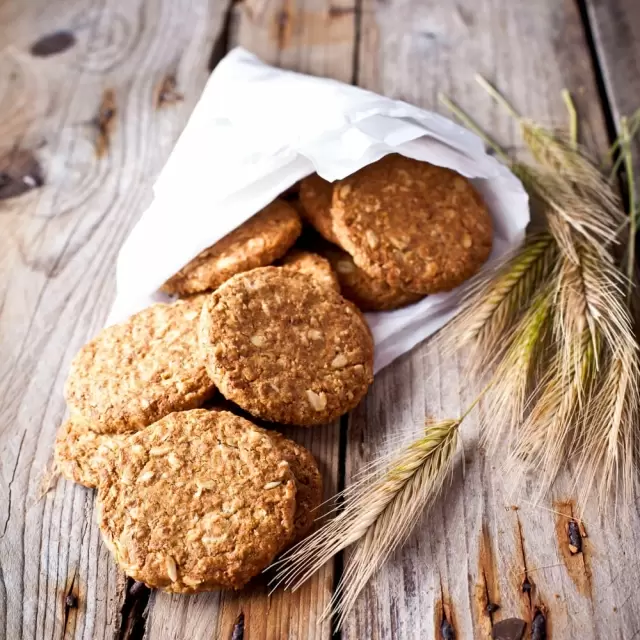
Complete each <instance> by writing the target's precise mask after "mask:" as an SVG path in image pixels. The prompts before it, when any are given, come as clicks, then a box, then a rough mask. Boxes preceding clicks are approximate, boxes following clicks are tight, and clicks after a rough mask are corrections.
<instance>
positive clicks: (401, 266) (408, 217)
mask: <svg viewBox="0 0 640 640" xmlns="http://www.w3.org/2000/svg"><path fill="white" fill-rule="evenodd" d="M331 218H332V222H333V224H332V231H333V233H334V235H335V236H336V238H337V240H338V244H339V245H340V246H341V247H343V248H344V249H345V250H346V251H347V252H348V253H350V254H351V255H352V256H353V260H354V262H355V263H356V264H357V265H358V266H359V267H360V268H361V269H363V270H364V271H365V272H366V273H368V274H369V275H370V276H371V277H373V278H378V279H384V280H386V282H387V283H388V284H389V285H390V286H392V287H395V288H400V289H403V290H405V291H411V292H414V293H417V294H423V295H425V294H429V293H436V292H438V291H449V290H451V289H453V288H454V287H456V286H458V285H459V284H461V283H462V282H464V281H465V280H467V279H468V278H470V277H471V276H472V275H474V274H475V273H476V272H477V271H478V269H479V268H480V267H481V265H482V264H483V263H484V262H485V261H486V259H487V258H488V257H489V253H490V252H491V243H492V237H493V232H492V225H491V218H490V216H489V212H488V211H487V207H486V206H485V204H484V202H483V201H482V199H481V198H480V195H479V194H478V192H477V191H476V190H475V189H474V187H473V185H472V184H471V182H470V181H469V180H467V179H466V178H463V177H462V176H461V175H459V174H457V173H456V172H454V171H450V170H449V169H445V168H443V167H437V166H435V165H431V164H429V163H426V162H418V161H417V160H411V159H410V158H405V157H404V156H400V155H395V154H393V155H389V156H386V157H384V158H383V159H382V160H379V161H378V162H375V163H373V164H371V165H368V166H367V167H364V168H363V169H360V170H359V171H357V172H356V173H354V174H353V175H351V176H348V177H347V178H345V179H344V180H340V181H338V182H337V183H335V185H334V189H333V202H332V207H331Z"/></svg>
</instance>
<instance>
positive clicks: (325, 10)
mask: <svg viewBox="0 0 640 640" xmlns="http://www.w3.org/2000/svg"><path fill="white" fill-rule="evenodd" d="M355 33H356V25H355V9H354V5H352V4H349V3H348V2H329V0H306V1H305V2H303V3H294V2H289V1H288V0H284V1H282V2H280V1H276V2H271V1H268V0H267V1H260V0H247V1H246V2H242V3H239V4H236V5H234V8H233V12H232V15H231V20H230V32H229V36H228V45H229V47H232V46H235V45H242V46H244V47H246V48H247V49H249V50H250V51H252V52H253V53H255V54H257V55H258V56H260V57H261V58H262V59H263V60H264V61H265V62H268V63H270V64H274V65H276V66H281V67H284V68H287V69H293V70H296V71H301V72H304V73H311V74H315V75H323V76H328V77H332V78H336V79H338V80H342V81H346V82H350V81H351V78H352V74H353V55H354V45H355ZM284 431H285V433H286V434H287V435H288V436H289V437H291V438H293V439H294V440H296V441H298V442H300V443H301V444H302V445H304V446H305V447H307V448H309V449H310V450H311V452H312V453H313V454H314V455H315V457H316V459H317V460H318V462H319V464H320V466H321V470H322V472H323V479H324V492H325V499H328V498H329V497H331V496H332V495H334V494H335V493H336V491H337V487H338V481H339V479H338V473H339V455H340V425H339V423H335V424H333V425H327V426H323V427H316V428H313V429H305V428H298V429H296V428H289V429H286V430H284ZM268 578H269V576H268V574H267V576H262V577H259V578H257V579H255V580H254V581H252V583H251V584H250V585H249V586H248V587H246V588H245V589H243V590H242V591H239V592H237V593H233V592H218V593H208V594H201V595H198V596H193V597H190V598H184V597H180V596H172V595H168V594H165V593H161V592H155V593H153V594H152V596H151V601H150V608H149V617H148V621H147V631H146V636H145V637H146V638H148V639H149V640H154V639H156V638H173V639H176V640H177V639H184V640H191V639H192V638H201V637H209V636H212V637H216V638H230V637H231V635H232V633H233V628H234V625H235V624H236V621H237V620H238V619H239V617H240V616H243V620H244V638H246V640H254V639H260V640H266V639H278V640H279V639H280V638H290V639H294V638H299V639H300V640H312V639H318V640H320V639H324V638H329V637H330V636H331V625H330V621H328V620H325V621H321V617H322V613H323V612H324V610H325V608H326V606H327V604H328V602H329V600H330V599H331V595H332V592H333V581H334V567H333V563H328V564H327V565H325V567H323V568H322V570H321V571H319V572H318V573H317V574H316V575H315V576H314V577H313V578H312V579H311V580H309V581H308V582H307V583H306V584H305V585H304V586H303V587H302V588H300V589H299V590H298V591H296V592H295V593H291V592H284V591H282V590H277V591H276V592H274V593H273V595H271V596H269V595H268V591H269V589H268V585H267V582H268Z"/></svg>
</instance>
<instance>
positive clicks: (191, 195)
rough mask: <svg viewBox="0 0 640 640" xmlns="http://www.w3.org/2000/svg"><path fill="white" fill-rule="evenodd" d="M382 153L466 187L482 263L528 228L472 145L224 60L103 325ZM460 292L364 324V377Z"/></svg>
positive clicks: (508, 178) (304, 79) (352, 98)
mask: <svg viewBox="0 0 640 640" xmlns="http://www.w3.org/2000/svg"><path fill="white" fill-rule="evenodd" d="M389 153H401V154H403V155H405V156H408V157H410V158H415V159H417V160H423V161H428V162H431V163H432V164H436V165H441V166H443V167H448V168H450V169H453V170H455V171H457V172H459V173H461V174H462V175H464V176H466V177H468V178H470V179H472V182H473V184H474V185H475V187H476V188H477V189H478V190H479V191H480V193H481V194H482V196H483V197H484V199H485V201H486V203H487V205H488V207H489V210H490V211H491V215H492V218H493V222H494V228H495V238H494V249H493V252H492V257H491V259H492V260H493V259H496V258H498V257H499V256H501V255H503V254H504V253H505V252H507V251H509V250H510V249H513V248H514V247H515V246H517V245H518V244H519V243H520V242H521V241H522V239H523V237H524V232H525V228H526V226H527V223H528V222H529V209H528V198H527V194H526V193H525V191H524V189H523V187H522V184H521V183H520V181H519V180H518V179H517V178H516V177H515V176H514V175H513V174H512V173H511V172H510V171H509V170H508V169H507V168H506V167H505V166H503V165H502V164H500V163H499V162H497V161H496V160H495V159H494V158H492V157H491V156H489V155H487V154H486V153H485V151H484V146H483V144H482V141H481V140H480V139H479V138H478V137H477V136H475V135H474V134H472V133H470V132H469V131H467V130H466V129H463V128H462V127H459V126H458V125H456V124H455V123H453V122H451V121H450V120H447V119H446V118H443V117H442V116H440V115H438V114H436V113H432V112H430V111H425V110H423V109H418V108H417V107H413V106H411V105H409V104H407V103H405V102H401V101H399V100H391V99H389V98H384V97H382V96H379V95H377V94H375V93H371V92H369V91H365V90H363V89H360V88H358V87H352V86H349V85H345V84H342V83H340V82H336V81H334V80H328V79H323V78H315V77H312V76H306V75H302V74H298V73H293V72H290V71H283V70H281V69H276V68H273V67H270V66H268V65H266V64H264V63H263V62H261V61H260V60H258V59H257V58H256V57H255V56H254V55H252V54H250V53H249V52H247V51H245V50H244V49H240V48H238V49H235V50H233V51H232V52H231V53H229V54H228V55H227V56H226V57H225V58H224V59H223V60H222V61H221V62H220V63H219V65H218V66H217V67H216V69H215V71H214V72H213V74H212V75H211V77H210V79H209V81H208V83H207V86H206V87H205V90H204V92H203V94H202V97H201V98H200V101H199V103H198V105H197V106H196V108H195V110H194V112H193V114H192V116H191V118H190V120H189V122H188V123H187V126H186V127H185V130H184V132H183V133H182V135H181V136H180V139H179V140H178V142H177V144H176V147H175V149H174V150H173V152H172V154H171V156H170V158H169V160H168V161H167V164H166V166H165V167H164V169H163V171H162V172H161V174H160V176H159V177H158V180H157V182H156V184H155V186H154V200H153V202H152V204H151V206H150V207H149V208H148V209H147V210H146V211H145V212H144V214H143V215H142V217H141V219H140V221H139V222H138V224H137V225H136V226H135V228H134V229H133V231H132V232H131V234H130V235H129V237H128V238H127V240H126V242H125V243H124V245H123V247H122V249H121V250H120V254H119V257H118V265H117V296H116V301H115V303H114V306H113V309H112V312H111V315H110V317H109V322H110V323H111V322H116V321H120V320H123V319H124V318H126V317H127V316H128V315H130V314H131V313H133V312H135V311H138V310H139V309H141V308H143V307H145V306H147V305H148V304H150V303H152V302H154V301H161V300H167V297H166V296H165V295H164V294H161V293H159V292H158V288H159V287H160V286H161V285H162V283H164V282H165V281H166V280H167V279H168V278H169V277H170V276H172V275H173V274H174V273H176V272H177V271H178V270H179V269H180V268H181V267H182V266H184V265H185V264H186V263H187V262H189V261H190V260H191V259H192V258H194V257H195V256H196V255H197V254H198V253H200V252H201V251H202V250H204V249H205V248H207V247H209V246H211V245H212V244H214V243H215V242H217V241H218V240H220V239H221V238H222V237H223V236H225V235H226V234H227V233H229V232H230V231H231V230H232V229H234V228H235V227H237V226H238V225H240V224H241V223H242V222H244V221H245V220H246V219H247V218H249V217H250V216H252V215H253V214H254V213H256V212H257V211H259V210H260V209H262V208H263V207H264V206H265V205H267V204H268V203H269V202H271V201H272V200H273V199H274V198H275V197H276V196H278V195H279V194H280V193H282V192H283V191H285V189H287V188H288V187H290V186H291V185H292V184H294V183H295V182H296V181H298V180H300V179H301V178H303V177H304V176H306V175H309V174H310V173H312V172H314V171H317V172H318V174H319V175H320V176H322V177H323V178H325V179H326V180H330V181H334V180H337V179H340V178H344V177H345V176H347V175H349V174H351V173H353V172H354V171H356V170H358V169H360V168H362V167H363V166H366V165H367V164H370V163H371V162H375V161H376V160H378V159H380V158H382V157H383V156H385V155H387V154H389ZM463 288H464V285H462V286H461V287H459V288H458V289H456V290H455V291H451V292H449V293H443V294H437V295H433V296H428V297H426V298H425V299H423V300H422V301H420V302H418V303H416V304H414V305H411V306H409V307H406V308H403V309H399V310H396V311H384V312H378V313H369V314H367V320H368V321H369V323H370V326H371V329H372V331H373V336H374V340H375V346H376V361H375V370H376V371H379V370H380V369H381V368H383V367H384V366H386V365H387V364H389V363H390V362H391V361H392V360H394V359H395V358H397V357H398V356H399V355H401V354H402V353H404V352H406V351H408V350H409V349H411V348H412V347H413V346H415V345H416V344H417V343H418V342H420V341H421V340H424V339H425V338H426V337H427V336H429V335H431V334H432V333H434V332H435V331H437V330H438V329H439V328H440V327H442V326H443V325H444V324H445V323H446V322H447V321H448V320H449V319H450V318H451V317H452V316H453V315H454V314H455V311H456V305H457V303H458V302H459V300H460V293H461V291H462V290H463Z"/></svg>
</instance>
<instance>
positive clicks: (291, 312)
mask: <svg viewBox="0 0 640 640" xmlns="http://www.w3.org/2000/svg"><path fill="white" fill-rule="evenodd" d="M200 345H201V349H202V351H203V353H204V355H205V357H206V363H207V371H208V372H209V375H210V376H211V378H212V379H213V381H214V382H215V383H216V385H217V386H218V388H219V389H220V391H221V393H222V395H224V396H225V397H226V398H228V399H229V400H232V401H233V402H235V403H236V404H237V405H239V406H240V407H241V408H243V409H244V410H245V411H248V412H249V413H250V414H252V415H254V416H257V417H260V418H263V419H265V420H270V421H272V422H281V423H285V424H297V425H305V426H311V425H315V424H323V423H326V422H331V421H332V420H334V419H336V418H337V417H338V416H340V415H342V414H343V413H346V412H347V411H349V410H350V409H352V408H353V407H355V406H356V404H358V402H359V401H360V399H361V398H362V396H364V394H365V393H366V391H367V389H368V387H369V385H370V384H371V382H372V380H373V341H372V339H371V333H370V332H369V328H368V327H367V325H366V322H365V321H364V319H363V318H362V316H361V314H360V312H359V311H358V310H357V309H356V308H355V307H354V306H353V305H352V304H351V303H350V302H348V301H347V300H345V299H344V298H343V297H342V296H341V295H340V294H338V293H336V292H335V291H333V290H331V289H329V288H328V287H326V286H324V285H322V284H319V283H317V282H315V281H314V280H312V279H311V278H309V277H308V276H305V275H304V274H299V273H286V272H285V271H284V270H283V269H281V268H278V267H263V268H261V269H254V270H253V271H249V272H247V273H243V274H239V275H237V276H234V277H233V278H231V279H230V280H228V281H227V282H226V283H225V284H224V285H223V286H222V287H220V288H219V289H218V290H217V291H216V292H214V293H213V294H212V295H211V296H210V297H209V299H208V300H207V303H206V304H205V306H204V308H203V309H202V315H201V319H200Z"/></svg>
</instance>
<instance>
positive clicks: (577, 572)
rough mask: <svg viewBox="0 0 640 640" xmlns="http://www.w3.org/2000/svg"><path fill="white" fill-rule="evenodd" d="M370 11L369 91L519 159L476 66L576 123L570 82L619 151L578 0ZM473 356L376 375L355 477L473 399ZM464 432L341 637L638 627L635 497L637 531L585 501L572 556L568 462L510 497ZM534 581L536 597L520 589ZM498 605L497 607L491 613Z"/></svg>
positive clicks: (417, 352)
mask: <svg viewBox="0 0 640 640" xmlns="http://www.w3.org/2000/svg"><path fill="white" fill-rule="evenodd" d="M362 15H363V23H362V26H361V33H362V40H361V48H360V53H359V61H360V64H359V67H358V69H357V77H358V81H359V83H360V84H362V85H363V86H365V87H367V88H371V89H374V90H376V91H379V92H381V93H384V94H386V95H390V96H394V97H397V98H402V99H405V100H407V101H409V102H412V103H415V104H418V105H420V106H424V107H426V108H432V109H437V110H439V108H438V101H437V95H438V92H441V91H442V92H444V93H446V94H448V95H449V96H450V97H452V98H453V99H454V100H455V101H456V102H457V103H458V104H460V105H461V106H462V107H463V108H464V109H466V110H467V111H468V112H469V113H471V114H472V115H473V117H474V118H475V119H476V120H477V121H478V122H479V123H480V124H481V125H482V126H483V127H485V129H486V130H487V131H490V132H491V134H492V135H493V136H494V137H495V138H497V140H498V141H499V142H500V143H501V144H503V145H504V146H505V147H506V148H508V149H509V150H511V151H514V152H516V153H518V152H520V150H521V143H520V140H519V138H518V136H517V134H516V127H515V126H514V123H513V122H512V121H511V120H510V118H509V116H508V115H506V114H505V113H504V112H503V111H501V110H500V109H499V108H498V107H497V106H496V105H495V104H494V103H492V101H491V100H490V99H489V97H488V96H487V95H486V94H485V93H484V92H483V90H482V89H481V88H479V87H478V85H477V84H476V83H475V82H474V79H473V76H474V73H476V72H479V73H481V74H482V75H484V76H485V77H486V78H488V79H489V80H490V81H491V82H493V83H494V84H495V85H496V86H497V87H499V88H500V90H501V91H502V92H503V93H504V94H505V95H506V96H508V97H509V99H510V100H512V102H513V104H514V106H515V107H516V109H518V110H519V111H520V112H521V113H523V114H526V115H529V116H532V117H533V118H536V119H538V120H540V121H542V122H547V123H552V124H557V123H562V122H565V118H566V112H565V110H564V107H563V104H562V101H561V96H560V91H561V90H562V89H563V88H565V87H566V88H568V89H569V90H570V91H571V92H572V94H573V95H574V97H575V100H576V103H577V106H578V110H579V112H580V116H581V121H582V123H583V127H582V134H583V136H584V137H586V138H587V140H588V141H589V142H590V144H591V146H593V147H595V148H597V149H599V150H600V151H602V150H604V149H606V148H607V146H608V140H607V136H606V131H605V127H604V121H603V113H602V110H601V105H600V103H599V96H598V93H597V89H596V83H595V76H594V69H593V68H592V65H591V60H590V56H589V51H588V49H587V45H586V40H585V34H584V29H583V24H582V22H581V20H580V14H579V11H578V8H577V6H576V5H575V4H574V3H573V2H556V0H545V1H542V0H541V1H539V2H535V3H531V2H527V1H526V0H467V1H461V2H457V3H455V4H454V3H444V2H438V1H435V0H428V1H426V2H420V3H417V2H412V1H411V0H389V1H388V2H384V3H380V2H376V1H375V0H364V4H363V8H362ZM463 365H464V354H460V355H459V356H458V360H457V361H456V360H455V359H454V360H453V361H452V359H451V358H445V356H444V354H443V353H442V352H441V351H440V350H439V347H438V345H437V344H435V343H432V344H423V345H422V346H420V347H418V348H416V349H414V350H413V352H411V353H410V354H407V355H405V356H404V357H403V358H401V359H400V360H399V361H397V362H395V363H393V364H392V365H391V366H390V367H389V368H388V369H386V370H384V371H382V372H381V373H380V374H378V376H376V380H375V382H374V385H373V388H372V390H371V391H370V393H369V395H368V397H367V399H366V401H365V402H364V403H363V405H362V406H361V407H360V408H359V409H358V410H356V411H355V412H354V413H353V414H352V417H351V421H350V425H349V433H348V444H347V446H348V457H347V480H346V481H347V483H348V482H349V479H350V478H351V477H352V476H353V474H354V473H355V472H357V471H358V469H360V468H361V467H362V466H363V465H364V464H366V463H367V462H369V461H370V460H371V459H372V458H374V457H375V456H377V455H379V453H380V451H381V450H383V449H385V448H386V445H385V439H386V438H388V437H389V435H390V434H392V433H394V432H396V431H399V430H401V429H403V428H406V427H407V426H410V425H412V424H413V425H419V424H421V423H422V422H423V420H424V418H425V417H439V418H440V417H456V416H457V415H459V414H460V412H461V411H462V410H464V408H465V407H466V406H468V404H469V402H470V401H471V400H472V399H473V397H474V394H475V393H476V392H478V391H479V388H476V389H474V388H473V384H471V381H470V380H469V379H468V377H467V376H466V375H465V373H464V367H463ZM462 435H463V438H464V444H465V447H464V449H465V457H466V464H465V468H464V473H463V469H462V467H461V466H460V465H459V467H458V468H457V469H456V471H455V473H454V476H453V479H452V483H451V486H450V487H449V488H448V490H447V491H446V493H445V495H444V496H443V497H442V499H440V500H439V501H438V503H437V505H436V507H435V508H434V509H433V511H432V512H431V513H430V514H428V515H427V516H425V517H424V518H423V520H422V522H421V523H420V525H419V526H418V528H417V530H416V532H415V533H414V535H412V537H411V538H410V540H409V541H408V543H407V544H406V545H405V546H404V547H403V548H402V550H400V551H399V552H398V553H396V554H395V555H394V556H393V557H392V558H391V559H390V561H389V562H387V564H386V565H385V567H384V569H383V570H382V571H380V572H379V574H378V575H377V577H376V578H375V579H374V580H373V581H372V582H371V583H370V584H369V586H368V587H367V588H366V590H365V592H364V593H363V596H362V597H361V599H360V601H359V602H358V605H357V607H356V610H355V611H354V613H353V614H352V615H351V616H350V618H349V619H348V621H347V623H346V626H345V629H344V633H343V638H353V639H356V638H402V639H405V638H407V639H409V638H415V639H418V638H420V639H422V638H441V637H442V636H441V623H442V618H443V611H444V613H445V614H446V616H447V619H448V621H449V622H450V623H451V624H452V625H453V627H454V629H455V632H456V634H457V635H456V637H457V638H488V637H490V635H489V634H490V631H491V627H492V622H493V623H495V622H497V621H498V620H501V619H504V618H508V617H512V616H516V617H520V618H523V619H525V620H527V621H528V622H529V623H530V622H531V620H532V617H533V616H534V615H535V611H536V607H539V608H540V609H543V610H544V611H545V612H546V616H547V631H548V634H549V635H548V637H551V638H593V639H596V638H605V637H606V638H632V637H634V636H635V634H636V633H640V616H639V613H638V612H639V611H640V594H639V593H638V590H637V587H636V584H635V578H634V574H635V570H632V571H629V570H628V567H636V566H637V564H638V563H639V562H640V555H639V554H638V552H637V551H636V546H637V537H638V534H639V532H640V514H639V513H638V510H637V506H636V505H629V509H630V511H631V516H630V521H629V523H626V524H622V523H615V522H613V521H612V520H611V519H609V518H607V519H602V518H600V516H599V515H598V513H597V512H596V510H595V509H594V508H593V507H590V508H588V509H587V511H586V514H585V515H584V518H585V520H586V531H587V533H588V536H589V537H588V538H586V539H585V540H584V545H583V552H582V553H580V554H577V555H576V556H572V555H571V553H570V552H569V551H568V544H569V542H568V535H567V526H568V522H569V520H570V519H571V517H573V516H574V515H575V514H574V513H573V509H574V505H573V496H572V494H571V492H570V490H569V486H570V484H569V475H570V474H569V470H568V472H567V473H565V474H563V476H562V477H561V478H560V479H559V480H558V482H557V483H556V486H555V487H554V490H553V493H552V495H551V496H550V498H549V499H548V500H547V501H545V502H544V503H542V504H541V505H539V506H537V507H534V506H533V505H532V504H531V502H530V500H531V496H532V495H533V493H534V491H535V477H531V478H530V479H529V481H528V485H527V488H526V490H525V492H524V493H523V494H522V495H520V494H518V495H516V496H512V495H511V490H510V487H508V486H504V481H503V479H502V477H501V468H500V460H499V459H498V460H493V459H490V458H488V457H487V456H486V455H485V454H484V452H483V451H482V450H481V449H480V448H479V447H478V443H477V440H478V435H479V434H478V420H477V417H474V416H473V415H472V416H471V417H470V419H469V421H468V422H465V424H464V426H463V431H462ZM554 512H555V513H554ZM348 563H349V556H348V554H347V558H346V560H345V566H348ZM525 577H526V578H527V580H528V582H529V583H530V584H531V585H532V591H531V597H529V594H527V593H525V592H523V583H524V581H525ZM489 601H490V602H492V603H495V604H498V605H500V609H499V610H498V611H496V612H494V613H492V614H491V615H489V614H488V612H487V611H486V605H487V603H488V602H489ZM527 634H530V631H527ZM526 637H530V636H529V635H527V636H526Z"/></svg>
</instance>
